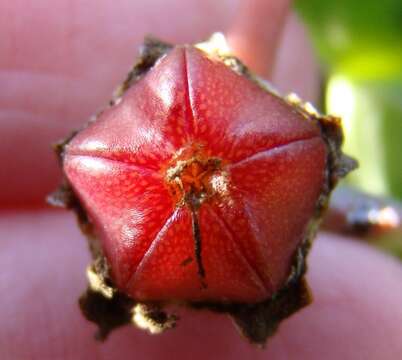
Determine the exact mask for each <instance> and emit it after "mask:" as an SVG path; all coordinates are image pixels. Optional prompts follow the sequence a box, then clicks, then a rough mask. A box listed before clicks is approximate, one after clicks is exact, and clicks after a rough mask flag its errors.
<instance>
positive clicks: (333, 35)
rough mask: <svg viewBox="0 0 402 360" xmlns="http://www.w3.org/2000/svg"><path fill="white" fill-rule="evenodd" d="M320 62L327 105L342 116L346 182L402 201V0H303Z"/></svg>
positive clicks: (299, 7)
mask: <svg viewBox="0 0 402 360" xmlns="http://www.w3.org/2000/svg"><path fill="white" fill-rule="evenodd" d="M296 8H297V10H298V11H299V13H300V14H301V15H302V17H303V19H304V20H305V22H306V23H307V25H308V27H309V29H310V33H311V35H312V38H313V41H314V43H315V46H316V49H317V52H318V54H319V56H320V58H321V60H322V63H323V65H325V66H327V75H328V87H327V104H326V105H327V110H328V111H329V112H331V113H335V114H337V115H340V116H341V117H342V118H343V120H344V128H345V134H346V144H345V150H346V151H347V152H348V153H350V154H351V155H354V156H355V157H356V158H358V160H359V162H360V168H359V169H358V170H357V171H355V172H353V173H352V174H351V175H350V177H349V181H350V182H352V183H353V184H354V185H357V186H359V187H360V188H362V189H365V190H366V191H369V192H372V193H377V194H382V195H393V196H396V197H398V198H399V199H402V1H401V0H382V1H378V0H366V1H360V0H337V1H321V0H298V1H296Z"/></svg>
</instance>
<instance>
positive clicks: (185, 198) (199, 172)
mask: <svg viewBox="0 0 402 360" xmlns="http://www.w3.org/2000/svg"><path fill="white" fill-rule="evenodd" d="M221 165H222V161H221V160H220V159H218V158H214V157H206V156H205V155H203V153H202V152H201V151H200V149H194V148H191V149H182V150H181V151H179V152H178V154H177V155H176V156H175V157H174V159H173V161H172V162H171V164H170V166H169V167H168V169H167V170H166V181H167V183H168V184H169V187H170V190H171V193H172V195H173V196H174V198H175V199H176V201H177V203H187V204H188V205H189V206H190V207H191V208H194V209H196V208H198V207H199V206H200V205H201V204H202V203H203V202H204V201H205V200H207V199H209V198H211V197H212V196H214V195H215V194H216V193H217V186H216V183H217V181H218V182H219V180H217V179H219V178H221V177H222V176H223V172H222V170H221ZM221 182H222V179H221Z"/></svg>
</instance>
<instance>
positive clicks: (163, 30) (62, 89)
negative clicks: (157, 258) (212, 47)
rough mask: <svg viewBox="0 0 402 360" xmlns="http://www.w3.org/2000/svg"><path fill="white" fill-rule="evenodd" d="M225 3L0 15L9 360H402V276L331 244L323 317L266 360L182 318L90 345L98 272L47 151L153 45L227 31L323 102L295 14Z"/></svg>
mask: <svg viewBox="0 0 402 360" xmlns="http://www.w3.org/2000/svg"><path fill="white" fill-rule="evenodd" d="M217 3H218V2H216V1H205V0H204V1H201V0H200V1H179V0H177V1H171V2H169V3H168V2H166V1H162V0H153V1H147V2H145V1H144V2H141V1H138V2H134V1H119V2H116V3H114V4H113V2H110V1H106V0H97V1H95V0H90V1H85V2H80V1H72V0H60V1H57V2H51V1H48V0H43V1H36V2H29V1H28V0H18V1H2V2H0V34H2V36H1V37H0V137H1V141H0V164H1V167H0V169H1V170H0V189H1V191H0V204H1V206H2V207H3V210H2V211H1V215H0V239H1V240H0V241H1V245H0V246H1V251H0V264H1V268H2V271H1V273H0V292H1V294H2V297H1V298H2V300H1V302H0V305H1V306H0V313H1V314H0V319H1V326H0V358H1V359H5V360H8V359H18V360H20V359H110V358H118V359H134V358H135V359H159V358H161V359H162V358H163V359H165V358H175V359H189V358H191V359H194V360H195V359H206V358H208V359H215V358H216V359H222V358H225V359H249V358H253V359H357V358H362V359H366V360H367V359H368V360H369V359H399V358H402V341H401V339H400V334H401V333H402V281H401V279H402V267H401V265H400V264H399V263H397V262H396V261H394V260H393V259H391V258H390V257H387V256H385V255H382V254H380V253H378V252H376V251H375V250H373V249H371V248H368V247H367V246H365V245H363V244H360V243H358V242H356V241H353V240H352V241H348V240H347V239H343V238H339V237H335V236H332V235H328V234H320V235H319V236H318V238H317V240H316V241H315V243H314V247H313V251H312V253H311V257H310V269H309V273H308V279H309V281H310V284H311V287H312V291H313V295H314V303H313V304H312V305H311V306H310V307H308V308H307V309H305V310H303V311H301V312H300V313H298V314H297V315H295V316H293V317H292V318H291V319H289V320H287V321H285V322H284V323H283V324H282V326H281V328H280V330H279V332H278V334H277V335H276V336H275V337H274V338H272V339H271V340H270V341H269V344H268V346H267V348H266V349H265V350H259V349H256V348H253V347H252V346H250V345H248V344H247V343H246V341H245V340H243V339H241V338H240V337H239V335H238V334H237V333H236V331H235V329H234V328H233V326H232V325H231V323H230V321H229V320H228V319H227V318H226V317H225V316H218V315H214V314H210V313H202V312H191V313H186V314H183V318H182V320H181V321H180V322H179V325H178V327H177V329H175V330H173V331H169V332H167V333H165V334H163V335H161V336H159V337H155V336H149V335H148V334H146V333H143V332H141V331H138V330H135V329H132V328H129V327H127V328H124V329H121V330H118V331H116V332H115V333H113V334H112V335H111V337H110V338H109V339H108V341H107V342H106V343H104V344H100V343H97V342H95V341H94V340H93V336H92V335H93V332H94V330H95V328H94V326H93V325H92V324H90V323H88V322H86V321H85V320H84V319H83V317H82V316H81V314H80V313H79V309H78V306H77V303H76V299H77V297H78V295H79V294H80V292H81V291H82V290H83V289H84V287H85V281H86V280H85V277H84V270H85V266H86V264H87V263H88V261H89V254H88V251H87V249H86V244H85V241H84V238H83V236H82V235H81V234H80V232H79V230H78V229H77V227H76V226H75V224H74V219H73V217H72V215H71V214H69V213H66V212H62V211H55V210H50V209H45V208H44V205H43V200H42V199H43V196H44V194H45V193H47V192H49V191H51V190H52V188H53V186H55V184H56V183H57V177H58V169H57V164H56V161H55V160H54V158H53V155H52V154H51V152H50V149H49V145H48V144H49V143H50V142H51V141H54V140H56V139H58V138H60V137H62V136H65V135H66V134H68V132H69V131H70V130H71V129H74V128H75V127H77V126H79V125H80V124H81V123H83V122H84V121H85V120H86V119H87V118H88V117H89V116H90V115H91V114H92V113H93V112H95V111H96V110H97V109H99V108H100V107H101V106H102V105H103V104H105V103H106V101H107V100H108V98H109V96H110V93H111V90H112V89H113V88H114V87H115V86H116V84H118V82H119V81H120V80H122V79H123V78H124V74H125V72H126V71H127V70H128V68H129V66H130V64H131V63H132V60H133V58H134V56H135V54H136V48H137V47H138V45H139V44H140V42H141V38H142V37H143V35H144V34H145V33H153V34H154V35H157V36H160V37H162V38H163V39H165V40H168V41H171V42H179V43H181V42H192V41H198V40H200V39H202V38H205V37H206V36H208V35H209V34H210V33H211V32H213V31H216V30H223V31H225V32H226V33H227V34H228V38H229V40H230V43H231V46H232V47H233V49H234V50H235V51H236V53H237V54H238V55H239V56H240V57H242V58H243V59H244V60H245V61H246V62H247V63H248V64H249V65H250V67H251V68H253V69H254V71H256V72H258V73H259V74H260V75H261V76H264V77H267V78H270V79H272V80H273V81H274V83H275V84H276V85H277V86H278V87H279V88H280V89H281V90H283V91H289V90H296V92H298V93H299V95H301V96H302V97H303V98H305V99H308V100H314V99H315V98H316V96H317V93H318V87H317V85H318V81H317V66H316V63H315V61H314V58H313V56H312V54H311V49H310V47H309V42H308V40H307V39H306V35H305V34H304V33H303V31H302V27H301V26H300V24H298V23H297V22H295V20H294V18H289V17H288V16H287V14H288V5H289V4H288V2H287V1H267V0H265V1H263V0H261V1H257V0H255V1H248V2H247V3H248V5H247V4H246V5H245V4H243V2H242V5H240V6H243V8H242V9H241V11H240V10H239V11H238V12H237V15H235V11H234V9H235V7H234V5H235V3H236V4H237V3H238V2H235V1H222V2H219V3H218V4H217ZM244 3H246V2H244ZM228 9H229V10H228ZM250 19H253V20H250ZM268 20H269V21H268ZM285 24H286V25H285ZM283 29H284V31H282V30H283ZM281 34H282V35H281ZM281 36H283V37H281ZM278 46H279V50H278ZM278 53H279V55H278V56H277V54H278ZM278 59H279V60H278Z"/></svg>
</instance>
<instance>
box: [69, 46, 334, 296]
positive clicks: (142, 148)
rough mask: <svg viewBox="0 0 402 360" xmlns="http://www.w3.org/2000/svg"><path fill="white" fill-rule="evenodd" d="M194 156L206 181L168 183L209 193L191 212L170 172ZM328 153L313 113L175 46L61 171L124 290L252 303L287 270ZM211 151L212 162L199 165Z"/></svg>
mask: <svg viewBox="0 0 402 360" xmlns="http://www.w3.org/2000/svg"><path fill="white" fill-rule="evenodd" d="M189 149H190V150H189ZM186 157H187V158H186ZM191 157H192V158H196V159H199V164H201V165H197V166H199V167H200V169H201V170H200V173H202V171H204V170H205V172H204V173H205V174H207V175H202V176H204V177H203V180H202V184H203V185H197V186H196V189H195V187H194V186H195V185H194V184H195V182H191V181H192V180H191V179H190V180H188V181H187V180H184V179H185V178H184V176H182V175H180V176H181V177H180V176H178V177H177V179H175V180H174V181H176V180H177V181H179V180H178V179H181V181H182V182H183V183H184V182H185V183H186V184H187V186H188V189H193V190H194V191H195V190H197V191H198V190H200V189H201V190H202V191H203V192H204V193H205V194H206V195H205V194H204V195H205V196H206V197H205V199H203V200H202V201H201V202H200V205H199V207H197V209H196V211H194V209H192V208H191V206H189V205H188V203H187V202H186V201H183V199H184V198H185V195H186V194H185V193H186V192H188V191H187V190H186V191H183V194H179V195H177V194H176V195H174V194H173V193H172V191H173V190H172V189H173V188H174V186H175V184H176V183H175V182H174V181H173V180H171V179H170V180H169V179H168V176H167V174H168V171H169V169H172V168H174V167H175V166H176V165H177V162H178V161H179V160H180V161H183V162H185V161H187V160H189V159H190V158H191ZM326 157H327V148H326V145H325V143H324V141H323V140H322V138H321V135H320V130H319V128H318V126H317V124H316V123H315V122H313V121H310V120H308V119H306V118H305V117H303V116H302V115H300V114H299V113H298V112H297V111H295V110H294V109H293V108H292V107H291V106H289V105H288V104H286V103H285V102H284V101H283V100H282V99H280V98H278V97H276V96H274V95H272V94H270V93H268V92H266V91H264V90H263V89H261V88H260V87H259V86H257V85H256V84H255V83H254V82H252V81H250V80H249V79H247V78H246V77H244V76H241V75H238V74H237V73H235V72H234V71H233V70H231V69H230V68H228V67H227V66H225V65H224V64H222V63H221V62H219V61H216V60H213V59H210V58H208V57H207V56H206V55H205V54H204V53H202V52H201V51H200V50H197V49H195V48H193V47H176V48H174V49H173V50H171V51H170V52H169V53H168V54H167V55H166V56H164V57H163V58H161V59H160V60H159V61H158V62H157V63H156V64H155V66H154V67H153V68H152V69H151V70H149V72H148V73H147V74H146V75H145V76H144V77H143V78H142V79H141V80H139V81H138V82H137V83H136V84H134V85H133V86H132V87H131V88H130V89H129V90H128V91H127V92H126V93H125V94H124V96H123V97H122V99H121V101H119V102H118V103H117V104H116V105H114V106H112V107H111V108H109V109H107V110H105V111H104V112H103V113H102V114H101V115H100V116H99V117H98V119H97V120H96V121H95V122H94V123H92V124H90V125H89V126H88V127H87V128H86V129H84V130H82V131H81V132H80V133H78V135H76V136H75V137H74V138H73V140H72V141H71V142H70V143H69V144H68V145H67V146H66V148H65V156H64V170H65V173H66V175H67V178H68V180H69V181H70V183H71V185H72V187H73V189H74V191H75V192H76V194H77V195H78V197H79V198H80V200H81V202H82V204H83V206H84V207H85V209H86V210H87V212H88V214H89V216H90V218H91V221H92V222H93V223H94V224H95V227H96V229H97V232H98V234H99V237H100V240H101V243H102V246H103V249H104V252H105V255H106V257H107V259H108V261H109V263H110V266H111V271H112V274H111V275H112V278H113V279H114V281H115V283H116V285H117V287H118V288H119V289H120V290H122V291H124V292H126V293H127V294H129V295H130V296H132V297H133V298H135V299H136V300H183V301H198V300H208V301H218V302H219V301H231V302H250V303H254V302H257V301H261V300H264V299H267V298H269V297H270V296H271V295H272V294H274V293H275V292H276V291H277V290H278V289H280V288H281V286H282V285H283V284H284V282H285V280H286V278H287V277H288V276H289V272H290V267H291V261H292V256H293V254H294V251H295V249H296V248H297V246H298V245H299V243H300V241H301V240H302V236H303V230H304V229H305V227H306V225H307V223H308V221H309V219H310V218H311V217H312V215H313V213H314V209H315V206H316V202H317V200H318V198H319V195H320V193H321V191H322V187H323V184H324V182H325V169H326V164H325V162H326ZM208 159H218V161H219V166H217V168H214V169H212V170H211V169H207V168H206V167H205V166H204V165H205V161H207V160H208ZM197 161H198V160H197ZM193 163H194V162H193ZM197 164H198V163H197ZM203 166H204V167H205V168H203ZM204 173H202V174H204ZM193 175H194V176H198V173H197V174H193ZM189 176H190V177H191V176H192V173H191V172H190V173H189ZM186 179H187V178H186ZM177 181H176V182H177ZM194 181H195V180H194ZM189 184H190V185H189ZM197 184H198V183H197ZM176 185H177V184H176ZM186 189H187V188H186ZM176 190H177V189H176ZM201 190H200V192H201ZM197 191H195V192H197ZM197 194H198V192H197ZM197 196H198V195H197ZM194 213H196V216H197V221H198V224H199V229H200V236H201V240H202V251H201V256H202V263H203V266H204V268H205V277H204V279H200V274H199V268H198V267H199V265H197V261H196V260H195V250H194V244H195V239H194V234H193V229H192V215H194ZM203 283H204V284H203Z"/></svg>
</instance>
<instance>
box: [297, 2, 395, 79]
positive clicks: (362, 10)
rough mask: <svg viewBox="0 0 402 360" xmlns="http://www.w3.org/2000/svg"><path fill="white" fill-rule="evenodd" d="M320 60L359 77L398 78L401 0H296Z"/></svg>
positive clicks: (339, 70)
mask: <svg viewBox="0 0 402 360" xmlns="http://www.w3.org/2000/svg"><path fill="white" fill-rule="evenodd" d="M296 8H297V9H298V10H299V12H300V14H301V15H302V17H303V18H304V20H305V21H306V23H307V25H308V26H309V28H310V30H311V34H312V37H313V40H314V42H315V44H316V46H317V48H318V49H319V54H320V56H321V58H322V59H323V60H324V62H325V63H326V64H328V65H330V66H331V67H335V68H336V71H337V72H343V73H347V74H350V75H352V76H355V77H359V78H376V79H379V78H383V77H386V78H393V77H395V76H396V77H399V78H401V73H402V66H401V64H402V1H400V0H382V1H378V0H366V1H360V0H337V1H321V0H299V1H296Z"/></svg>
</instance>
